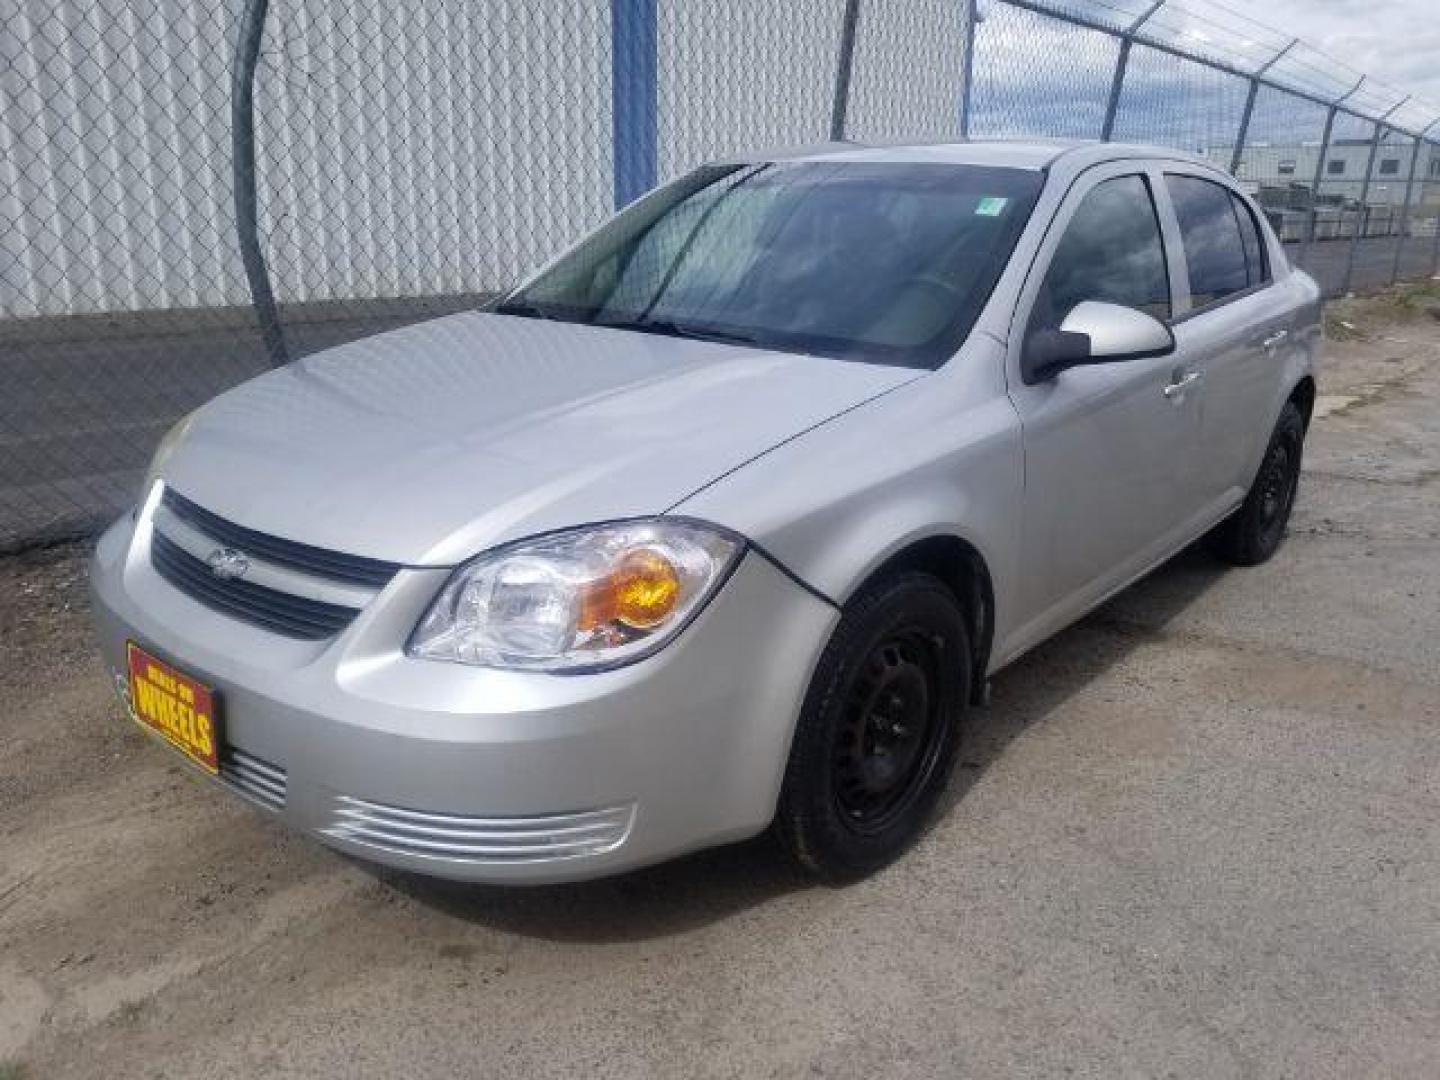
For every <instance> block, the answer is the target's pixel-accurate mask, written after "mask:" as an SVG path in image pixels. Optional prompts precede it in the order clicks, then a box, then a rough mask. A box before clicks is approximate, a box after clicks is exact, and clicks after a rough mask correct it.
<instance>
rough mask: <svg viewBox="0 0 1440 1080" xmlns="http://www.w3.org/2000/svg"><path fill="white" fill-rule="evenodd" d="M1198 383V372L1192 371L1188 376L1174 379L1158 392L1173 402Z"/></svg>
mask: <svg viewBox="0 0 1440 1080" xmlns="http://www.w3.org/2000/svg"><path fill="white" fill-rule="evenodd" d="M1199 381H1200V372H1198V371H1192V372H1190V374H1189V375H1186V376H1184V377H1182V378H1179V379H1176V380H1175V381H1174V382H1172V383H1170V384H1168V385H1167V386H1166V387H1165V389H1163V390H1161V391H1160V392H1161V393H1162V394H1164V395H1165V396H1166V397H1167V398H1169V399H1170V400H1171V401H1173V400H1175V399H1176V398H1178V397H1179V396H1180V395H1181V394H1183V393H1185V391H1186V390H1188V389H1189V388H1190V387H1192V386H1194V385H1195V384H1196V383H1197V382H1199Z"/></svg>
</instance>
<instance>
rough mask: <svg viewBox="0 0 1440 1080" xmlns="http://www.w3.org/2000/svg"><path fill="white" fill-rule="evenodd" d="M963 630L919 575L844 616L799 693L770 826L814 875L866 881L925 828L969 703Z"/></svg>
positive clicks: (899, 577)
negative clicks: (802, 693) (796, 716)
mask: <svg viewBox="0 0 1440 1080" xmlns="http://www.w3.org/2000/svg"><path fill="white" fill-rule="evenodd" d="M967 625H968V624H967V622H966V619H965V613H964V611H963V610H962V609H961V607H960V605H959V603H958V602H957V601H956V599H955V596H954V594H953V593H951V591H950V590H949V589H948V588H946V587H945V585H944V584H943V583H942V582H941V581H940V580H939V579H938V578H935V577H933V576H931V575H930V574H925V573H918V572H905V573H899V574H896V575H893V576H890V577H886V578H883V579H881V580H878V581H876V582H875V583H873V584H871V585H868V586H866V587H865V588H864V589H863V590H862V591H861V592H860V594H859V595H857V596H856V597H855V598H854V599H853V600H852V601H851V602H850V603H849V604H848V605H846V607H845V610H844V612H843V613H842V615H841V618H840V624H839V626H837V627H836V628H835V632H834V634H833V635H832V636H831V638H830V642H829V644H828V645H826V647H825V651H824V653H822V655H821V657H820V662H819V664H818V665H817V667H816V670H815V675H814V678H813V679H812V680H811V683H810V689H809V691H808V693H807V694H806V697H805V703H804V706H803V707H802V709H801V713H800V719H799V722H798V723H797V725H796V729H795V738H794V742H793V743H792V745H791V749H790V760H789V763H788V765H787V766H786V769H785V779H784V783H783V784H782V787H781V791H780V800H779V806H778V807H777V810H776V816H775V832H776V834H777V836H778V837H779V839H780V841H781V843H782V844H784V846H785V847H786V848H788V849H789V851H790V852H791V854H793V855H794V857H795V859H796V860H797V861H798V862H799V863H800V865H801V866H802V867H804V868H805V869H806V870H807V871H809V872H810V873H811V874H813V875H815V876H816V877H818V878H821V879H823V880H826V881H830V882H834V883H840V882H845V881H853V880H856V879H858V878H861V877H864V876H865V875H867V874H869V873H872V872H873V871H875V870H878V869H879V868H881V867H882V866H885V865H886V864H887V863H889V862H891V861H892V860H893V859H895V858H896V856H898V855H899V854H900V853H901V852H903V851H904V850H905V849H906V848H907V847H908V846H909V845H910V843H911V842H912V841H913V840H914V839H915V838H916V836H917V835H918V834H919V833H920V831H921V829H922V828H923V827H924V826H925V824H926V822H927V821H928V819H929V816H930V812H931V810H932V809H933V808H934V806H935V801H936V799H938V798H939V796H940V794H941V792H942V791H943V790H944V788H945V784H946V780H947V779H948V777H949V775H950V769H951V766H952V764H953V762H954V758H955V748H956V745H957V743H958V737H959V730H960V718H961V714H962V713H963V711H964V709H965V706H966V703H967V702H968V701H969V699H970V680H971V678H972V671H971V666H972V665H971V655H972V654H971V651H970V635H969V632H968V629H967Z"/></svg>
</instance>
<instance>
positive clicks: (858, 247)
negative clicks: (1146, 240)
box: [496, 161, 1045, 367]
mask: <svg viewBox="0 0 1440 1080" xmlns="http://www.w3.org/2000/svg"><path fill="white" fill-rule="evenodd" d="M1044 182H1045V180H1044V176H1043V174H1042V173H1040V172H1038V171H1036V170H1027V169H1011V168H982V167H978V166H968V165H946V164H929V163H923V164H922V163H906V162H863V163H862V162H835V161H789V162H784V161H782V162H761V163H753V164H747V165H727V166H709V167H705V168H702V169H699V170H697V171H695V172H693V173H691V174H690V175H688V176H686V177H683V178H682V179H680V180H677V181H676V182H675V183H673V184H670V185H668V186H666V187H664V188H661V189H660V190H659V191H656V192H655V193H653V194H651V195H650V196H648V197H646V198H644V199H642V200H640V202H638V203H636V204H635V205H634V206H632V207H630V208H629V209H627V210H626V211H625V212H624V213H622V214H620V215H619V216H617V217H616V218H614V219H613V220H611V221H610V222H609V223H608V224H607V225H605V226H604V227H602V228H601V229H600V230H599V231H598V232H597V233H595V234H594V235H593V236H591V237H590V238H589V239H588V240H586V241H584V242H583V243H581V244H580V245H579V246H578V247H577V248H575V249H574V250H573V251H572V252H570V253H569V254H568V255H566V256H564V257H563V258H561V259H560V260H559V261H558V262H557V263H556V264H555V265H554V266H552V267H551V268H550V269H549V270H547V271H546V272H545V273H544V274H542V275H541V276H540V277H539V278H537V279H536V280H534V281H533V282H531V283H530V284H528V285H526V286H525V287H523V288H521V289H519V290H517V291H516V292H514V293H512V294H511V295H510V296H508V297H506V298H505V299H504V300H503V301H502V302H501V303H500V304H498V305H497V307H496V310H497V311H500V312H501V313H504V314H512V315H521V316H526V317H529V318H541V319H555V320H560V321H564V322H577V323H586V324H589V325H594V326H604V327H612V328H618V329H627V330H638V331H642V332H645V333H654V334H666V335H670V336H676V337H694V338H701V339H710V340H718V341H725V342H734V343H740V344H749V345H756V346H758V347H762V348H767V349H777V350H782V351H788V352H799V353H813V354H817V355H824V356H837V357H842V358H845V359H856V360H864V361H871V362H877V363H886V364H895V365H901V366H907V367H936V366H938V365H939V364H941V363H943V362H944V360H945V359H946V358H947V357H948V356H949V355H950V354H951V353H953V352H954V351H955V349H956V348H958V347H959V345H960V343H961V342H963V341H964V339H965V335H966V334H968V333H969V331H970V327H971V326H972V325H973V323H974V321H975V319H976V318H978V316H979V314H980V311H981V309H982V308H983V307H984V305H985V302H986V300H987V299H988V298H989V295H990V291H991V289H992V288H994V285H995V282H996V281H997V280H998V278H999V276H1000V273H1001V271H1002V270H1003V269H1004V267H1005V264H1006V262H1007V261H1008V260H1009V258H1010V253H1011V251H1013V250H1014V247H1015V243H1016V241H1017V240H1018V239H1019V236H1020V233H1021V231H1022V230H1023V229H1024V227H1025V222H1026V221H1027V220H1028V218H1029V215H1030V211H1031V209H1032V207H1033V206H1034V205H1035V200H1036V198H1037V197H1038V196H1039V194H1040V190H1041V188H1042V187H1043V186H1044Z"/></svg>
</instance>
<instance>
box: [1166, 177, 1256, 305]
mask: <svg viewBox="0 0 1440 1080" xmlns="http://www.w3.org/2000/svg"><path fill="white" fill-rule="evenodd" d="M1165 186H1166V187H1167V188H1168V189H1169V191H1170V201H1171V202H1173V203H1174V204H1175V216H1176V217H1177V218H1178V219H1179V221H1180V238H1181V242H1182V243H1183V244H1184V247H1185V266H1186V267H1187V268H1188V269H1189V271H1190V307H1191V308H1192V309H1194V308H1202V307H1206V306H1208V305H1210V304H1213V303H1215V302H1216V301H1217V300H1223V299H1224V298H1225V297H1227V296H1229V295H1230V294H1231V293H1237V292H1239V291H1240V290H1242V289H1244V288H1247V287H1248V286H1249V285H1250V270H1249V262H1248V260H1247V259H1246V256H1245V241H1244V239H1243V238H1242V236H1241V231H1240V219H1239V218H1238V217H1237V216H1236V211H1237V207H1236V205H1235V200H1234V199H1233V197H1232V196H1231V194H1230V191H1229V189H1228V188H1225V187H1222V186H1221V185H1219V184H1215V183H1211V182H1210V181H1209V180H1201V179H1200V178H1199V177H1195V176H1172V175H1168V174H1167V175H1166V177H1165ZM1238 209H1243V207H1241V208H1238ZM1250 227H1251V229H1252V230H1253V229H1254V227H1255V223H1254V221H1253V220H1252V221H1251V222H1250ZM1252 239H1253V242H1254V244H1255V248H1256V257H1257V258H1258V257H1259V237H1258V236H1255V237H1253V238H1252Z"/></svg>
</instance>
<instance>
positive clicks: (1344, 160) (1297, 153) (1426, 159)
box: [1205, 139, 1440, 209]
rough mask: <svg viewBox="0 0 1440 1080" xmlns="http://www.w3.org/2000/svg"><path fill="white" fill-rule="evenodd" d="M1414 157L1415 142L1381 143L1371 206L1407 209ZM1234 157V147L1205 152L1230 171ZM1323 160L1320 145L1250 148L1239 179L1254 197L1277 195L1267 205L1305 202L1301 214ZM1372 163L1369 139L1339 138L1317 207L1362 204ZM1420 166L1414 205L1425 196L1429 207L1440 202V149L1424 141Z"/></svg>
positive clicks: (1369, 194) (1372, 177)
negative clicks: (1286, 196)
mask: <svg viewBox="0 0 1440 1080" xmlns="http://www.w3.org/2000/svg"><path fill="white" fill-rule="evenodd" d="M1414 153H1415V143H1414V141H1413V140H1410V139H1407V140H1405V141H1404V142H1381V143H1380V145H1379V147H1378V148H1377V149H1376V151H1375V164H1374V167H1373V168H1372V169H1371V173H1370V189H1369V191H1367V192H1365V202H1366V204H1367V205H1369V206H1395V207H1398V206H1403V205H1404V203H1405V187H1406V183H1407V181H1408V180H1409V177H1410V163H1411V157H1412V155H1413V154H1414ZM1233 154H1234V147H1230V146H1220V147H1213V148H1211V149H1209V150H1206V151H1205V156H1206V157H1208V158H1210V160H1212V161H1214V162H1216V163H1217V164H1218V165H1220V166H1222V167H1223V168H1226V169H1228V168H1229V167H1230V160H1231V157H1232V156H1233ZM1319 155H1320V142H1319V140H1316V141H1314V142H1305V143H1301V144H1299V145H1293V144H1292V145H1288V146H1285V145H1277V144H1273V143H1263V142H1261V143H1249V144H1247V145H1246V147H1245V149H1244V150H1243V151H1242V152H1241V154H1240V163H1239V166H1238V168H1236V170H1235V176H1236V179H1238V180H1240V181H1241V183H1243V184H1244V185H1245V186H1246V187H1247V188H1248V189H1249V190H1250V191H1251V192H1252V193H1255V194H1257V195H1261V194H1264V195H1267V196H1272V197H1271V198H1265V199H1262V201H1264V202H1265V203H1266V204H1267V205H1273V204H1277V203H1283V204H1286V205H1294V203H1295V201H1296V199H1302V200H1303V201H1302V202H1301V203H1300V206H1296V207H1295V208H1297V209H1299V208H1301V206H1304V205H1309V202H1310V200H1309V199H1308V195H1309V194H1310V191H1311V187H1312V185H1313V184H1314V182H1315V165H1316V161H1317V159H1318V158H1319ZM1369 159H1370V140H1369V139H1335V140H1334V141H1333V142H1331V144H1330V146H1329V148H1328V149H1327V150H1326V153H1325V161H1324V162H1323V165H1322V167H1321V170H1320V185H1319V188H1318V193H1319V197H1318V198H1317V199H1316V200H1315V202H1316V203H1317V204H1320V205H1348V204H1355V205H1358V203H1359V200H1360V194H1361V189H1362V188H1363V187H1364V183H1365V164H1366V162H1367V161H1369ZM1418 166H1419V167H1418V168H1417V169H1416V171H1415V184H1414V188H1413V190H1412V192H1411V201H1412V203H1416V204H1418V203H1419V202H1420V201H1421V198H1422V192H1423V193H1424V194H1425V195H1426V196H1428V198H1427V199H1426V201H1428V202H1434V201H1437V200H1440V147H1437V146H1436V145H1435V144H1434V143H1429V142H1422V143H1421V144H1420V161H1419V163H1418ZM1425 181H1428V183H1424V182H1425ZM1279 191H1292V192H1294V193H1295V197H1296V199H1290V200H1282V199H1280V198H1279V197H1278V194H1274V195H1272V192H1274V193H1278V192H1279ZM1432 193H1433V194H1432Z"/></svg>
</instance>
